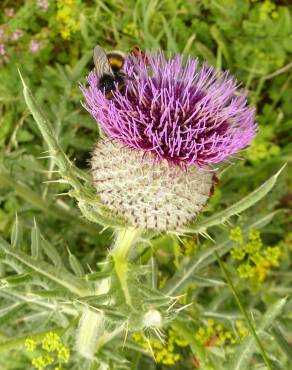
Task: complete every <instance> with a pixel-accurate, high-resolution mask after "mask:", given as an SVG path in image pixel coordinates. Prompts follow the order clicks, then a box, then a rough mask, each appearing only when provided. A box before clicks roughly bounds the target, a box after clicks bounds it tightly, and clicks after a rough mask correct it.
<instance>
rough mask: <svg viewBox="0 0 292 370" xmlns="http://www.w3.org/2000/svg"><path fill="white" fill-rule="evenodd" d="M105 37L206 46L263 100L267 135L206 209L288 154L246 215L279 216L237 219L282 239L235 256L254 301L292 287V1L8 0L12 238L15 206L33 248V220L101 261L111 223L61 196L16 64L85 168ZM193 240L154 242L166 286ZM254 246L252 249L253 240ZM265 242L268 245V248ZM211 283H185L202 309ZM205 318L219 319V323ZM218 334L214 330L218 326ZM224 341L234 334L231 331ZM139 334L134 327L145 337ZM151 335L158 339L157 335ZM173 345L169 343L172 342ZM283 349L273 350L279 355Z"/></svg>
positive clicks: (5, 162) (1, 40) (1, 178)
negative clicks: (98, 56) (97, 57)
mask: <svg viewBox="0 0 292 370" xmlns="http://www.w3.org/2000/svg"><path fill="white" fill-rule="evenodd" d="M96 44H100V45H102V46H103V47H104V48H106V49H107V50H112V49H119V50H123V51H130V50H131V48H132V47H133V46H134V45H138V46H139V47H140V48H141V49H143V50H145V49H150V50H155V49H158V48H161V49H163V50H165V51H166V53H168V54H169V55H171V54H172V55H173V54H175V53H182V54H183V55H192V56H194V57H199V58H200V60H201V61H202V60H207V61H208V62H209V63H210V64H212V65H214V66H216V67H217V68H219V69H229V70H230V71H231V74H232V75H234V76H235V77H236V78H237V79H238V81H240V82H242V84H243V86H244V87H245V88H246V89H247V90H249V100H250V103H251V104H252V105H255V106H256V107H257V121H258V124H259V134H258V136H257V138H256V140H255V141H254V142H253V143H252V145H251V147H250V148H248V149H247V150H245V151H244V152H242V154H241V158H242V160H240V161H237V162H236V163H235V164H233V165H232V166H230V168H229V169H228V171H226V172H225V173H224V176H222V178H221V182H220V185H219V186H218V187H217V189H216V191H215V194H214V197H213V198H212V199H211V201H210V203H209V204H208V206H207V208H206V210H205V211H206V212H207V214H208V212H212V211H214V210H220V209H224V208H225V207H226V206H228V205H230V204H232V203H234V202H235V201H237V200H239V199H240V198H241V197H242V196H244V195H247V194H248V193H250V192H251V191H252V190H253V189H255V188H256V187H258V186H260V184H261V183H262V182H263V181H264V180H265V179H267V178H268V177H270V176H271V175H272V174H273V173H275V172H276V171H277V170H278V169H279V168H280V167H281V166H282V165H283V164H284V163H287V162H288V166H287V167H286V169H285V170H284V172H283V173H282V175H281V177H280V178H279V180H278V182H277V185H276V187H275V188H274V189H273V190H272V191H271V192H270V193H269V194H268V196H267V197H265V199H264V200H263V201H261V202H259V203H258V204H257V205H256V206H255V207H253V209H252V210H251V211H248V212H245V214H244V215H243V216H242V218H241V219H240V223H244V222H246V221H249V220H251V219H252V217H254V216H255V215H256V217H260V215H262V214H273V215H274V217H273V219H272V221H271V222H270V223H269V224H267V225H266V226H265V227H263V228H262V229H261V233H260V235H258V234H257V233H256V231H253V233H251V235H250V236H249V240H248V239H247V240H246V241H245V242H244V241H242V240H241V236H240V225H241V224H239V226H237V229H236V228H234V229H232V230H233V231H232V232H233V234H231V240H233V241H234V242H235V243H239V244H240V243H241V244H244V243H254V244H253V246H255V245H256V243H258V244H257V245H259V244H261V245H264V246H265V248H266V249H267V248H268V247H269V246H272V247H273V248H274V247H277V248H278V249H277V251H276V250H273V253H272V254H273V256H272V257H270V260H269V261H270V262H266V265H265V263H264V262H263V260H262V261H261V263H262V265H259V264H258V265H257V264H251V265H247V264H243V262H242V261H241V259H240V256H238V255H236V253H235V254H233V255H232V254H231V255H230V257H229V261H230V266H232V267H231V273H232V274H233V278H234V279H235V283H236V284H237V285H238V287H239V289H240V290H241V291H242V292H245V293H246V300H247V301H249V300H252V301H253V305H254V307H256V308H257V309H258V310H259V312H264V311H265V310H266V308H267V307H269V305H271V304H272V303H273V302H275V301H276V300H277V299H279V298H281V297H284V296H286V295H287V294H289V293H291V280H292V274H291V271H289V268H290V267H289V266H290V257H289V253H290V252H291V248H292V234H291V214H289V212H288V210H289V208H291V205H292V193H291V173H290V175H289V172H288V168H289V163H291V148H292V140H291V138H292V137H291V132H292V104H291V99H292V84H291V79H292V58H291V56H292V8H291V1H289V0H286V1H285V0H279V1H270V0H265V1H257V0H254V1H253V0H235V1H230V0H216V1H215V0H199V1H195V0H162V1H159V0H149V1H145V0H138V1H134V0H124V1H121V0H108V1H102V0H101V1H99V0H96V1H92V0H56V1H55V0H26V1H21V0H2V1H1V2H0V81H1V83H0V233H1V235H2V236H3V237H4V238H5V239H6V240H9V241H10V235H11V233H13V228H15V215H16V213H17V222H19V223H21V224H22V230H23V236H22V243H23V249H24V250H28V248H29V246H30V231H31V229H32V228H33V227H34V222H35V221H34V220H36V222H37V224H38V226H39V228H40V230H41V233H42V235H43V237H44V238H45V239H47V240H49V241H50V243H51V244H52V245H53V246H54V248H56V249H57V250H58V252H59V254H60V255H61V258H62V259H64V260H65V259H66V258H67V256H68V251H67V247H68V248H70V251H72V252H73V253H74V254H75V255H76V256H77V258H78V259H79V260H80V261H81V263H82V265H83V266H85V267H86V266H87V269H90V267H93V266H96V262H97V261H100V260H101V259H102V258H103V257H104V256H105V255H106V253H107V251H108V247H109V246H110V244H111V232H110V230H108V231H105V232H103V233H100V231H101V228H99V227H98V226H96V225H94V224H90V223H88V222H87V221H86V220H84V219H82V218H81V217H80V213H79V211H78V209H77V208H76V207H75V205H74V202H73V201H71V199H70V198H69V197H67V196H66V195H62V193H66V192H67V190H68V188H67V185H66V184H62V183H61V182H58V176H57V175H55V174H54V172H52V171H54V170H55V164H54V162H53V161H52V159H51V158H49V157H48V153H47V147H46V145H45V144H44V143H43V140H42V138H41V136H40V133H39V131H38V129H37V127H36V125H35V123H34V121H33V118H32V117H31V116H30V114H29V113H28V110H27V108H26V106H25V104H24V100H23V95H22V88H21V83H20V79H19V75H18V73H17V68H19V69H20V70H21V73H22V75H23V76H24V78H25V79H26V81H27V82H28V84H29V86H30V88H31V90H32V91H33V92H34V94H35V96H36V98H37V100H38V102H39V103H40V105H41V106H42V107H43V108H44V110H45V112H46V114H47V115H48V117H49V119H50V121H51V122H52V123H53V125H54V130H55V133H56V137H57V138H58V140H59V142H60V144H61V146H62V147H63V149H64V150H65V151H66V153H67V154H68V156H69V157H70V158H71V159H72V160H73V161H74V162H75V163H76V164H77V165H78V166H79V167H81V168H84V169H86V168H88V163H87V161H88V159H89V157H90V151H91V149H92V147H93V144H94V142H95V141H96V140H97V138H98V134H99V131H98V127H97V125H96V123H95V122H94V120H93V119H92V117H90V115H89V114H87V113H86V112H85V110H84V109H83V108H82V107H81V104H80V100H81V99H82V98H81V93H80V90H79V86H78V82H84V81H85V76H86V74H87V73H88V72H89V71H90V70H91V69H92V68H93V64H92V49H93V47H94V46H95V45H96ZM289 187H290V190H289ZM289 226H290V228H289ZM234 230H235V231H234ZM192 243H193V244H192ZM192 243H191V244H188V243H185V244H180V243H173V242H172V241H171V239H170V238H167V237H165V239H162V240H159V241H158V242H157V246H156V248H157V249H158V250H160V253H158V254H157V262H158V264H159V269H160V276H159V279H160V283H161V286H162V285H163V284H164V282H165V281H166V280H167V278H168V276H171V275H172V274H173V273H174V271H175V270H176V269H177V268H178V266H179V264H180V261H181V258H182V257H186V258H189V256H190V255H193V254H195V253H196V248H198V245H200V248H201V245H204V244H206V245H207V246H208V243H209V242H206V241H204V240H195V242H194V241H192ZM255 248H257V247H255ZM266 249H265V250H266ZM173 253H174V254H175V259H173V257H172V256H173ZM188 253H189V254H188ZM246 253H247V254H248V253H250V254H252V253H253V251H252V248H249V250H248V252H246ZM265 253H266V254H265V256H267V255H268V254H269V252H265ZM273 258H274V259H275V260H276V261H275V263H274V264H273V263H272V262H271V261H272V259H273ZM266 259H267V258H266ZM241 265H244V266H243V267H240V266H241ZM88 266H89V267H88ZM216 269H217V270H218V266H215V263H213V265H211V266H210V267H209V271H208V273H210V274H211V275H212V273H213V272H214V273H215V272H216V271H217V270H216ZM251 269H253V271H251ZM255 271H256V272H255ZM197 284H199V285H200V282H197ZM201 284H202V282H201ZM203 285H204V284H203ZM203 288H205V290H202V292H201V293H203V292H204V295H201V296H200V294H201V293H199V294H198V295H197V293H194V290H193V289H195V288H194V287H193V288H192V287H189V288H188V291H187V294H188V295H189V296H191V297H194V296H197V299H198V302H199V304H200V305H202V306H200V307H201V308H202V307H205V308H206V307H208V309H207V310H211V307H213V309H214V307H216V305H218V304H219V303H218V302H219V301H220V297H219V296H220V287H219V290H218V287H217V288H216V287H215V288H214V291H212V289H213V288H212V287H209V286H208V285H207V288H206V287H205V286H203ZM206 289H207V293H206ZM216 289H217V290H216ZM250 297H251V298H250ZM186 303H187V301H186ZM290 306H291V304H290ZM287 312H289V307H288V308H287ZM1 315H2V313H1V314H0V321H1V322H2V319H1ZM3 317H5V316H3ZM3 320H4V319H3ZM291 320H292V317H291V315H290V317H289V315H288V314H287V315H286V316H283V319H282V322H281V323H280V324H281V325H282V329H283V328H285V330H286V329H287V328H288V327H289V326H291ZM20 323H21V324H22V326H21V329H19V332H23V333H26V332H27V329H28V327H26V323H23V322H22V321H21V320H20V322H18V324H20ZM18 324H17V325H18ZM280 324H279V325H280ZM15 325H16V322H13V321H12V323H11V324H9V325H8V324H7V325H4V326H3V329H1V330H0V339H1V337H2V339H3V340H4V339H5V340H6V339H7V337H9V336H13V335H14V334H15V333H16V332H15ZM206 325H209V326H210V325H211V327H212V325H214V323H212V322H210V323H208V324H206ZM204 330H205V331H204ZM204 330H203V331H202V330H201V334H200V332H199V326H198V328H197V332H198V333H199V334H198V340H201V341H202V343H205V344H206V343H207V341H208V340H210V338H209V337H208V336H207V337H206V335H207V334H206V330H207V329H206V328H205V329H204ZM209 330H210V332H212V330H213V329H209ZM218 330H219V328H218ZM218 330H217V334H218ZM220 330H221V329H220ZM220 330H219V331H220ZM222 330H223V329H222ZM242 330H243V331H244V329H242ZM212 333H213V334H212V335H213V336H214V335H215V334H214V330H213V332H212ZM217 334H216V335H217ZM173 335H174V334H173V332H170V333H169V338H170V339H169V340H170V341H171V340H172V341H175V339H171V338H173ZM200 335H201V337H200ZM204 335H205V337H204ZM289 335H290V340H292V337H291V334H288V333H286V337H287V336H289ZM200 338H201V339H200ZM229 339H230V338H229ZM176 340H178V339H176ZM288 340H289V339H288ZM224 341H225V342H226V343H227V344H230V345H232V340H231V339H230V340H228V338H225V339H224ZM224 341H223V342H224ZM140 342H141V338H139V336H137V337H136V343H138V344H139V343H140ZM140 344H141V343H140ZM218 345H219V344H218ZM153 346H154V348H156V347H155V344H153ZM157 346H158V347H157V348H156V350H157V351H158V352H159V345H157ZM169 346H170V345H169ZM177 346H179V344H177ZM171 348H172V347H171V346H170V349H168V352H169V353H172V352H173V351H172V350H171ZM180 348H181V349H180V350H179V353H180V356H184V358H185V359H186V360H185V364H186V365H185V368H186V369H188V368H190V369H191V368H196V367H197V368H198V364H197V363H196V361H197V360H196V359H195V358H191V359H189V352H188V351H187V350H185V349H184V346H183V345H182V346H181V347H180ZM12 349H13V348H12ZM0 350H1V343H0ZM4 350H5V348H4V349H3V351H4ZM287 351H288V350H287ZM287 351H286V352H285V351H284V354H283V353H280V355H279V357H280V358H281V361H282V364H284V365H283V366H284V367H282V368H283V369H285V366H288V357H287ZM24 352H25V351H24ZM280 352H281V351H280ZM288 352H289V351H288ZM277 353H278V352H277V350H275V357H277ZM5 354H6V355H5ZM290 355H291V354H290ZM3 356H4V357H3V359H2V360H0V364H1V361H2V367H1V366H0V367H1V369H2V368H3V369H24V368H29V365H28V367H22V365H21V364H22V363H24V362H23V361H28V360H29V359H28V357H29V356H28V357H27V356H26V355H23V354H22V355H20V354H19V356H18V357H17V356H16V357H15V358H14V360H13V361H12V362H11V361H10V360H9V358H8V356H9V355H8V352H5V351H4V355H3ZM22 356H24V357H22ZM169 356H170V355H169ZM285 356H286V357H285ZM160 357H161V358H162V360H161V361H158V360H157V362H158V365H157V368H161V367H163V366H168V365H171V366H173V368H175V366H178V367H177V368H180V369H181V368H182V367H181V366H182V365H181V364H179V360H178V357H177V358H176V359H175V356H173V357H171V356H170V357H169V358H168V360H166V359H164V357H163V356H162V355H161V356H160ZM18 359H19V364H18V363H17V361H18ZM163 359H164V360H163ZM290 360H291V359H290ZM13 362H14V364H13ZM167 362H169V363H167ZM275 362H277V361H276V358H275ZM27 363H28V364H29V362H27ZM154 364H155V363H154V362H153V361H152V365H150V364H149V363H147V366H148V367H149V368H153V366H154V368H155V366H156V365H154ZM5 366H6V367H5ZM133 366H134V365H133ZM144 366H145V368H146V365H144ZM151 366H152V367H151ZM159 366H160V367H159ZM275 366H276V365H275ZM279 366H280V365H279V364H278V367H279ZM77 368H78V367H77ZM134 368H136V367H132V369H134ZM138 368H139V367H137V369H138ZM140 368H142V367H140ZM143 368H144V367H143ZM259 368H260V367H259ZM275 368H276V367H275ZM279 368H281V367H279ZM261 369H263V367H262V368H261ZM287 369H288V367H287Z"/></svg>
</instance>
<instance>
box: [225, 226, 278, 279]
mask: <svg viewBox="0 0 292 370" xmlns="http://www.w3.org/2000/svg"><path fill="white" fill-rule="evenodd" d="M229 238H230V239H231V240H233V241H235V242H236V243H237V245H236V247H234V248H233V249H232V251H231V255H232V257H233V258H235V259H236V260H238V261H243V262H242V263H241V264H240V265H239V266H238V268H237V270H238V272H239V276H240V277H241V278H243V279H245V278H256V279H257V280H258V281H259V282H263V281H264V280H265V278H266V275H267V273H268V272H269V271H270V270H271V268H272V267H277V266H279V260H280V257H281V250H280V247H279V246H276V247H264V246H263V242H262V239H261V236H260V232H259V231H258V230H255V229H252V230H250V232H249V236H248V242H247V243H245V241H244V238H243V235H242V232H241V229H240V227H236V228H234V229H233V230H231V232H230V236H229Z"/></svg>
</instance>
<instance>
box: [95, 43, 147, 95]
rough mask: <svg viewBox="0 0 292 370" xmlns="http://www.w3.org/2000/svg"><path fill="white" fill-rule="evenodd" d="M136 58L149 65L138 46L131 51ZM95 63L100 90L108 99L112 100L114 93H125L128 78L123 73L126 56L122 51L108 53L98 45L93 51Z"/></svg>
mask: <svg viewBox="0 0 292 370" xmlns="http://www.w3.org/2000/svg"><path fill="white" fill-rule="evenodd" d="M131 52H132V53H133V54H134V56H135V57H136V58H139V57H140V56H141V57H142V59H143V60H144V62H145V64H148V63H149V61H148V58H147V57H146V56H145V54H144V53H143V52H142V51H141V50H140V48H139V47H138V46H135V47H133V49H132V51H131ZM93 61H94V66H95V70H96V74H97V77H98V78H99V82H98V88H99V89H100V90H102V91H103V92H104V94H105V97H106V98H107V99H112V97H113V92H114V91H117V90H118V91H120V92H121V93H124V91H125V88H126V84H125V79H126V78H127V76H126V75H125V74H124V73H123V72H122V71H121V70H122V68H123V66H124V63H125V54H124V53H122V52H120V51H112V52H109V53H106V52H105V51H104V49H103V48H102V47H101V46H99V45H97V46H96V47H95V48H94V51H93Z"/></svg>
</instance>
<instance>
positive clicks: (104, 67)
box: [93, 45, 114, 77]
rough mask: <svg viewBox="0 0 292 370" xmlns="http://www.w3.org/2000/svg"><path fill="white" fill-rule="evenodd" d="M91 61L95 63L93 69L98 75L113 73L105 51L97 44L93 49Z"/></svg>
mask: <svg viewBox="0 0 292 370" xmlns="http://www.w3.org/2000/svg"><path fill="white" fill-rule="evenodd" d="M93 61H94V65H95V70H96V73H97V76H98V77H101V76H103V75H104V74H109V75H112V76H113V75H114V73H113V70H112V67H111V65H110V63H109V61H108V58H107V56H106V53H105V51H104V50H103V48H102V47H101V46H99V45H96V47H95V48H94V50H93Z"/></svg>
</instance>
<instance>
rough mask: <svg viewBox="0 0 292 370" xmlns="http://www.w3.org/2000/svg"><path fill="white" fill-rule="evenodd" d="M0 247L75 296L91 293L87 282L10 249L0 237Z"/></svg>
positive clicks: (16, 260)
mask: <svg viewBox="0 0 292 370" xmlns="http://www.w3.org/2000/svg"><path fill="white" fill-rule="evenodd" d="M0 249H1V250H2V251H3V252H4V253H6V254H7V255H8V256H10V257H11V258H12V259H13V260H15V262H16V263H20V264H21V265H22V266H23V267H24V268H28V269H29V270H33V271H35V272H36V273H38V274H39V275H41V276H44V277H46V278H48V279H49V280H52V281H53V282H55V283H57V284H58V285H60V286H62V287H63V288H65V289H67V290H68V291H70V292H72V293H74V294H76V295H77V296H84V295H90V294H91V293H92V291H91V287H90V286H89V285H88V284H85V282H81V281H80V280H78V279H77V278H76V277H75V276H74V275H72V274H70V273H68V272H67V271H66V270H65V271H64V270H61V271H60V270H58V269H56V268H53V267H52V266H51V265H49V264H48V263H46V262H44V261H36V260H35V259H33V258H32V257H29V256H27V255H25V254H24V253H22V252H20V251H16V250H14V249H11V247H10V245H9V244H8V243H7V242H6V241H5V240H3V239H2V238H1V237H0Z"/></svg>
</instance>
